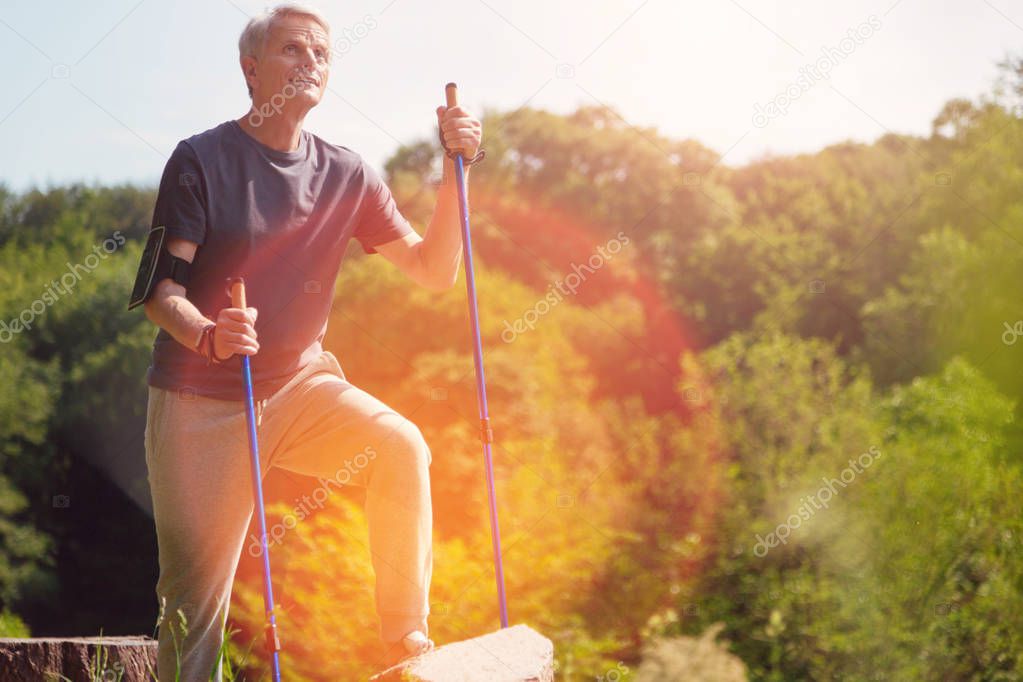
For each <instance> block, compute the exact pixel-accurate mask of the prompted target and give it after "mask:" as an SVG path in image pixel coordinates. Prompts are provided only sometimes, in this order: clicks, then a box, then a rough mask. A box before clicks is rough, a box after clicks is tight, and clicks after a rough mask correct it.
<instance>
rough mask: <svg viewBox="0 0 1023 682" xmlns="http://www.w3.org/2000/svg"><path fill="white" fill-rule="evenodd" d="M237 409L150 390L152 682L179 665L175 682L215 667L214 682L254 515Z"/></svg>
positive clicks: (204, 675) (170, 675) (203, 675)
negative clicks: (155, 619) (155, 606)
mask: <svg viewBox="0 0 1023 682" xmlns="http://www.w3.org/2000/svg"><path fill="white" fill-rule="evenodd" d="M243 406H244V404H243V403H242V402H232V401H222V400H213V399H210V398H203V397H201V396H196V395H194V394H184V393H179V392H176V391H165V390H162V389H158V388H153V387H150V389H149V408H148V417H147V423H146V438H145V441H146V464H147V465H148V467H149V485H150V490H151V492H152V496H153V517H154V520H155V523H156V534H157V541H158V545H159V555H160V578H159V581H158V582H157V587H156V592H157V597H158V598H159V599H161V600H165V604H164V617H163V621H162V622H161V624H160V632H159V662H158V670H157V674H158V676H159V679H161V680H174V679H175V670H176V668H177V667H178V665H180V668H181V674H180V679H181V680H188V681H189V682H193V681H200V680H201V681H205V680H209V679H210V674H211V671H212V670H213V668H214V665H215V664H216V671H215V672H214V674H213V679H214V680H217V681H218V682H219V680H220V679H221V673H220V665H219V664H218V663H217V661H218V658H217V657H218V652H219V649H220V647H221V644H222V642H223V627H224V624H225V622H226V619H227V612H228V606H229V603H230V599H231V586H232V582H233V580H234V573H235V569H236V567H237V565H238V557H239V555H240V554H241V550H242V545H243V543H244V537H245V530H246V528H247V527H248V523H249V518H250V516H251V514H252V508H253V501H252V493H251V485H250V472H249V466H250V465H249V457H248V443H247V441H246V440H245V439H246V437H247V431H246V422H245V412H244V409H243ZM264 471H265V470H264ZM178 609H181V611H182V612H183V613H184V617H185V619H186V622H185V623H184V626H185V627H186V628H187V630H188V632H187V636H185V635H183V634H182V632H181V627H182V622H181V620H180V617H179V615H178ZM175 640H176V641H175Z"/></svg>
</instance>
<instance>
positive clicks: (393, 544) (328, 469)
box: [263, 353, 433, 642]
mask: <svg viewBox="0 0 1023 682" xmlns="http://www.w3.org/2000/svg"><path fill="white" fill-rule="evenodd" d="M316 367H317V368H318V370H319V371H316V372H314V373H311V374H306V373H303V374H306V376H303V377H301V378H300V380H298V381H295V382H292V383H289V385H288V386H286V387H285V388H284V389H282V390H281V391H280V392H278V393H277V394H275V395H274V396H273V397H272V398H271V399H270V400H269V402H268V403H267V406H266V411H265V414H264V417H263V433H265V434H267V441H268V444H272V447H273V450H272V454H270V465H271V466H279V467H281V468H284V469H288V470H290V471H295V472H297V473H301V474H305V475H308V476H320V477H323V479H334V480H335V481H341V482H348V481H350V483H351V484H354V485H360V486H364V487H365V488H366V517H367V523H368V525H369V542H370V552H371V555H372V562H373V570H374V573H375V574H376V605H377V614H378V616H379V618H380V631H379V632H380V637H381V639H382V640H384V641H385V642H397V641H399V640H401V638H402V637H404V636H405V635H406V634H408V633H409V632H410V631H412V630H419V631H420V632H422V633H423V634H424V635H425V634H428V632H429V631H428V625H427V615H428V614H429V590H430V579H431V576H432V570H433V545H432V540H433V508H432V504H431V500H430V471H429V466H430V462H431V459H432V458H431V453H430V448H429V447H428V446H427V444H426V441H425V440H424V439H423V436H422V433H421V432H420V431H419V428H418V427H417V426H416V425H415V424H413V423H412V422H411V421H409V420H408V419H406V418H405V417H403V416H401V415H400V414H398V413H397V412H395V411H394V410H393V409H391V408H390V407H388V406H387V405H386V404H384V403H383V402H381V401H380V400H378V399H377V398H374V397H373V396H372V395H370V394H369V393H367V392H365V391H363V390H362V389H359V388H357V387H355V386H353V385H352V384H350V383H349V382H348V381H347V380H346V379H345V378H344V374H343V372H342V371H341V369H340V366H339V365H338V364H337V360H336V359H335V358H334V356H333V355H332V354H330V353H324V354H323V355H322V356H321V358H320V360H319V361H317V363H316ZM278 434H280V435H278ZM345 472H347V473H345Z"/></svg>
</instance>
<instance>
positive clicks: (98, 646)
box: [0, 637, 156, 682]
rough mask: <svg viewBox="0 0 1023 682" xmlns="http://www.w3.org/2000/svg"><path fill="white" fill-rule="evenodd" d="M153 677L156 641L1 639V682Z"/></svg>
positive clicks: (129, 681)
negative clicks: (151, 672)
mask: <svg viewBox="0 0 1023 682" xmlns="http://www.w3.org/2000/svg"><path fill="white" fill-rule="evenodd" d="M150 670H152V671H153V674H152V675H150ZM155 673H156V640H154V639H151V638H149V637H69V638H66V639H65V638H57V637H53V638H51V637H39V638H33V639H3V638H0V682H8V681H11V682H13V681H14V680H18V681H19V682H20V681H21V680H24V681H25V682H37V681H38V682H47V681H49V680H62V679H63V678H62V677H60V676H61V675H63V677H65V678H67V679H69V680H71V682H90V681H91V680H96V679H99V680H118V682H151V681H152V680H153V679H155Z"/></svg>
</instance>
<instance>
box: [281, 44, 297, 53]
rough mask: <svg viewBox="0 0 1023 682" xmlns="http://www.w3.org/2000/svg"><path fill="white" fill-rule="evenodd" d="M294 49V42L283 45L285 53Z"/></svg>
mask: <svg viewBox="0 0 1023 682" xmlns="http://www.w3.org/2000/svg"><path fill="white" fill-rule="evenodd" d="M294 51H295V44H294V43H288V44H287V45H285V46H284V52H285V53H286V54H291V53H293V52H294Z"/></svg>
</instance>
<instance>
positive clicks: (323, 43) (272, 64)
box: [249, 15, 330, 110]
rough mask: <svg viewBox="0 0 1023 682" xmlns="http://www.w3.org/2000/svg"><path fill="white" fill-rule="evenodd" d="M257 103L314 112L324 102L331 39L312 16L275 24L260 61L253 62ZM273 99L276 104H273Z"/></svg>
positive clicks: (290, 17) (254, 92) (253, 88)
mask: <svg viewBox="0 0 1023 682" xmlns="http://www.w3.org/2000/svg"><path fill="white" fill-rule="evenodd" d="M251 66H252V67H253V68H254V69H255V73H256V83H254V84H253V82H252V80H251V79H250V81H249V83H250V85H252V86H253V87H252V90H253V102H257V103H258V102H270V103H271V105H272V106H273V105H275V104H277V103H280V102H281V101H282V98H283V100H284V103H283V106H284V108H288V109H290V108H292V107H294V106H298V107H300V108H303V109H305V110H308V109H311V108H312V107H314V106H316V105H317V104H318V103H319V102H320V98H321V97H322V96H323V91H324V89H325V88H326V87H327V78H328V76H329V75H330V37H329V36H328V35H327V33H326V32H325V31H324V30H323V27H322V26H320V25H319V24H318V23H317V22H316V21H315V20H314V19H313V18H312V17H304V16H295V15H290V16H285V17H282V18H281V19H279V20H277V21H275V22H274V23H273V25H272V26H271V27H270V33H269V35H267V40H266V46H265V47H264V49H263V54H262V56H261V57H260V59H259V61H258V62H256V61H255V60H253V62H251ZM271 100H272V101H271Z"/></svg>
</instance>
